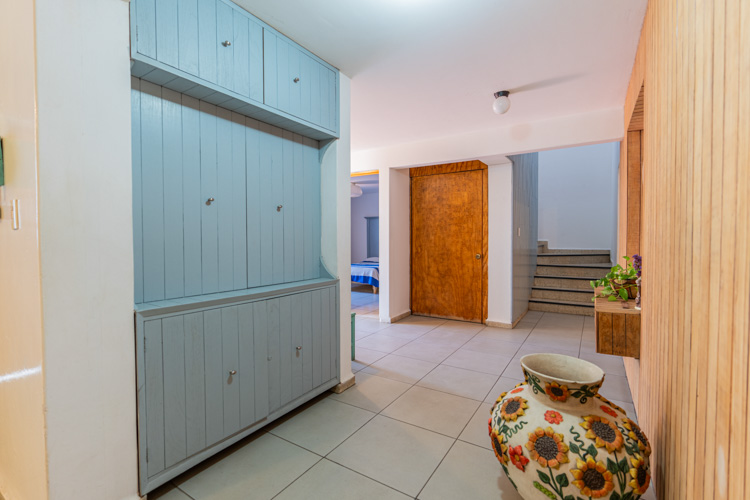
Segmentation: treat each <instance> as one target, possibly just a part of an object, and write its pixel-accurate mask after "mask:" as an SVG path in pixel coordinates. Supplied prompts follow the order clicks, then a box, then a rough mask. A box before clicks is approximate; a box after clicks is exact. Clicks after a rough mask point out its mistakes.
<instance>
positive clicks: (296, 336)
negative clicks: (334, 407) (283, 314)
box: [291, 293, 305, 399]
mask: <svg viewBox="0 0 750 500" xmlns="http://www.w3.org/2000/svg"><path fill="white" fill-rule="evenodd" d="M304 295H305V294H301V293H297V294H294V295H292V296H291V332H292V348H293V349H294V350H293V351H292V353H293V354H292V399H296V398H298V397H300V396H301V395H302V394H303V391H304V389H303V383H302V369H303V363H304V356H305V349H304V345H303V343H302V328H303V327H302V324H303V323H304V320H303V309H302V300H303V298H304Z"/></svg>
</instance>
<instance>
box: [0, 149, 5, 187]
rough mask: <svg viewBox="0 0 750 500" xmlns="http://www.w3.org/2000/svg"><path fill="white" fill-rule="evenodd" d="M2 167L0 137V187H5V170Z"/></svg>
mask: <svg viewBox="0 0 750 500" xmlns="http://www.w3.org/2000/svg"><path fill="white" fill-rule="evenodd" d="M3 166H4V164H3V139H2V137H0V186H4V185H5V170H4V169H3Z"/></svg>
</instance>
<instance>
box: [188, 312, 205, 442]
mask: <svg viewBox="0 0 750 500" xmlns="http://www.w3.org/2000/svg"><path fill="white" fill-rule="evenodd" d="M184 326H185V394H186V400H185V413H186V429H187V430H186V439H187V454H188V455H192V454H194V453H197V452H198V451H200V450H202V449H203V448H205V447H206V382H205V380H206V379H205V376H206V367H205V361H204V347H203V346H204V340H203V313H192V314H186V315H185V316H184Z"/></svg>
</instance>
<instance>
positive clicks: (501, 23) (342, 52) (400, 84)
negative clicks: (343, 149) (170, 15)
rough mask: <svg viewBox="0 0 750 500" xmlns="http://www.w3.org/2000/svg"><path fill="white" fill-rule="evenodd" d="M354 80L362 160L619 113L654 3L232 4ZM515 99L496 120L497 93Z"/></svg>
mask: <svg viewBox="0 0 750 500" xmlns="http://www.w3.org/2000/svg"><path fill="white" fill-rule="evenodd" d="M235 1H236V2H237V3H238V4H240V5H241V6H243V7H244V8H245V9H247V10H248V11H250V12H252V13H253V14H255V15H256V16H258V17H260V18H261V19H263V20H264V21H266V22H267V23H269V24H270V25H272V26H274V27H275V28H277V29H278V30H279V31H281V32H283V33H285V34H286V35H288V36H289V37H291V38H293V39H294V40H296V41H297V42H299V43H300V44H301V45H303V46H305V47H307V48H308V49H309V50H310V51H312V52H314V53H315V54H317V55H318V56H320V57H321V58H323V59H325V60H327V61H328V62H330V63H331V64H333V65H334V66H336V67H338V68H339V69H340V70H341V71H342V72H343V73H344V74H345V75H347V76H349V77H351V78H352V149H353V150H354V151H358V150H365V149H372V148H379V147H385V146H393V145H395V144H401V143H408V142H413V141H422V140H428V139H434V138H440V137H448V136H453V135H457V134H462V133H468V132H474V131H477V130H482V129H486V128H495V127H501V126H511V125H517V124H522V123H529V122H533V121H537V120H543V119H549V118H557V117H564V116H568V115H575V114H579V113H586V112H591V111H596V110H602V109H611V108H616V107H621V106H622V105H623V102H624V99H625V90H626V88H627V83H628V79H629V76H630V70H631V68H632V65H633V60H634V57H635V50H636V46H637V43H638V37H639V35H640V29H641V24H642V22H643V16H644V13H645V10H646V0H619V1H614V0H605V1H602V0H565V1H560V0H463V1H459V0H359V1H354V0H276V1H273V2H271V1H268V0H235ZM498 90H510V91H511V96H510V97H511V102H512V106H511V109H510V111H508V113H507V114H505V115H495V114H494V113H493V112H492V109H491V105H492V101H493V97H492V94H493V92H495V91H498Z"/></svg>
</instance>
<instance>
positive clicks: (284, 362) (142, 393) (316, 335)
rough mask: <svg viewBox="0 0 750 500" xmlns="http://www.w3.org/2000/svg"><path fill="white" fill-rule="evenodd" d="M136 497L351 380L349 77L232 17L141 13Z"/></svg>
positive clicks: (166, 0)
mask: <svg viewBox="0 0 750 500" xmlns="http://www.w3.org/2000/svg"><path fill="white" fill-rule="evenodd" d="M130 13H131V75H132V81H131V86H132V91H131V109H132V158H133V242H134V283H135V296H134V305H135V324H136V328H135V330H136V331H135V333H136V348H137V351H136V361H137V377H138V384H137V398H138V436H139V437H138V439H139V474H140V490H141V493H142V494H145V493H148V492H149V491H151V490H153V489H154V488H156V487H157V486H159V485H161V484H164V483H165V482H167V481H169V480H170V479H172V478H174V477H176V476H177V475H179V474H181V473H182V472H184V471H186V470H187V469H189V468H190V467H192V466H194V465H196V464H197V463H199V462H200V461H202V460H204V459H206V458H207V457H209V456H211V455H213V454H215V453H216V452H218V451H220V450H222V449H224V448H226V447H227V446H229V445H231V444H232V443H234V442H236V441H238V440H240V439H241V438H243V437H245V436H247V435H248V434H250V433H252V432H254V431H256V430H258V429H260V428H261V427H263V426H265V425H267V424H268V423H269V422H271V421H273V420H274V419H276V418H278V417H279V416H281V415H283V414H284V413H286V412H288V411H289V410H291V409H293V408H294V407H296V406H299V405H300V404H302V403H304V402H306V401H308V400H310V399H311V398H313V397H315V396H317V395H318V394H320V393H322V392H323V391H325V390H328V389H330V388H331V387H333V386H334V385H336V384H337V383H338V382H339V380H338V377H339V301H338V296H339V284H338V280H337V279H335V278H333V277H332V276H331V275H329V273H328V272H327V271H326V270H325V267H324V266H323V265H322V263H321V182H322V179H321V162H322V159H321V143H320V142H319V141H322V140H326V141H328V140H331V139H335V138H336V137H337V136H338V134H339V123H338V115H339V113H338V106H339V97H338V95H339V92H338V82H339V74H338V71H337V70H336V69H335V68H334V67H332V66H331V65H329V64H327V63H326V62H324V61H322V60H321V59H319V58H317V57H316V56H315V55H313V54H311V53H310V52H308V51H307V50H305V49H304V48H302V47H301V46H299V45H297V44H296V43H294V42H292V41H291V40H290V39H289V38H287V37H285V36H284V35H282V34H281V33H279V32H277V31H276V30H274V29H273V28H271V27H269V26H268V25H266V24H265V23H263V22H262V21H260V20H258V19H257V18H255V17H253V16H252V15H250V14H249V13H247V12H246V11H245V10H243V9H241V8H239V7H238V6H236V5H235V4H233V3H231V2H229V1H226V0H131V11H130Z"/></svg>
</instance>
